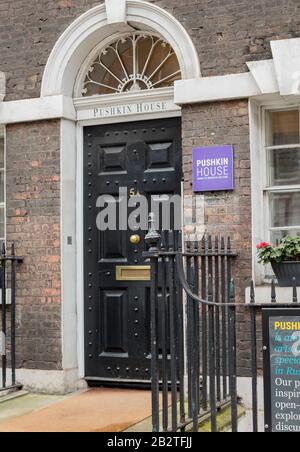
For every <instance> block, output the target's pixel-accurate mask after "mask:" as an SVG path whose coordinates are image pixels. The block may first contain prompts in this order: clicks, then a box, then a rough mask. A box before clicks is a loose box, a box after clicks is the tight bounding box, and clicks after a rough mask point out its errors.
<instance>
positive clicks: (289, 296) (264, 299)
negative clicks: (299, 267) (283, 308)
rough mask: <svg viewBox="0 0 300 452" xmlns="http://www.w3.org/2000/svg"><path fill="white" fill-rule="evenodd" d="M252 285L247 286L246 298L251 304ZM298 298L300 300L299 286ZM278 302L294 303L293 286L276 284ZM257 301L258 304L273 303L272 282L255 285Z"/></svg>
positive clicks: (298, 290)
mask: <svg viewBox="0 0 300 452" xmlns="http://www.w3.org/2000/svg"><path fill="white" fill-rule="evenodd" d="M250 290H251V289H250V287H247V289H246V293H245V298H246V304H250V301H251V300H250ZM297 294H298V300H299V301H300V287H297ZM276 300H277V303H284V304H285V303H291V304H292V303H293V288H292V287H278V286H276ZM255 302H256V303H257V304H269V303H271V284H265V285H263V286H256V287H255Z"/></svg>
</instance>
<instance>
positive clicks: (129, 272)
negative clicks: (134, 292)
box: [116, 265, 151, 281]
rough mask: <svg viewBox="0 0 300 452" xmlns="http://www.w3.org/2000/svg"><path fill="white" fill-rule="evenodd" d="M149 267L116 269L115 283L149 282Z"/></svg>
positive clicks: (120, 267)
mask: <svg viewBox="0 0 300 452" xmlns="http://www.w3.org/2000/svg"><path fill="white" fill-rule="evenodd" d="M150 279H151V277H150V266H149V265H147V266H143V267H141V266H132V267H130V266H129V267H125V266H124V267H122V266H119V267H116V280H117V281H150Z"/></svg>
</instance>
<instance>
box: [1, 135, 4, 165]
mask: <svg viewBox="0 0 300 452" xmlns="http://www.w3.org/2000/svg"><path fill="white" fill-rule="evenodd" d="M0 168H4V137H3V136H1V129H0Z"/></svg>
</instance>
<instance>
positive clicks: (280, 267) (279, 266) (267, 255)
mask: <svg viewBox="0 0 300 452" xmlns="http://www.w3.org/2000/svg"><path fill="white" fill-rule="evenodd" d="M257 251H258V262H259V263H262V264H264V265H267V264H271V265H272V268H273V271H274V273H275V275H276V277H277V279H278V284H279V286H280V287H290V286H292V285H293V278H295V279H296V285H297V286H300V237H290V236H287V237H284V238H283V239H282V241H281V242H280V244H278V245H274V246H272V245H270V244H269V243H267V242H262V243H260V244H259V245H257Z"/></svg>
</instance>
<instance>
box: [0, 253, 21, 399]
mask: <svg viewBox="0 0 300 452" xmlns="http://www.w3.org/2000/svg"><path fill="white" fill-rule="evenodd" d="M22 261H23V259H22V258H21V257H18V256H16V254H15V247H14V244H12V245H11V250H10V254H7V252H6V247H5V244H3V246H2V250H1V252H0V289H1V292H0V312H1V316H0V324H1V338H0V351H1V362H0V372H1V373H0V394H1V393H2V392H6V391H8V392H9V391H13V390H15V389H20V388H21V385H19V384H18V383H17V380H16V278H17V266H18V264H19V263H21V262H22Z"/></svg>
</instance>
